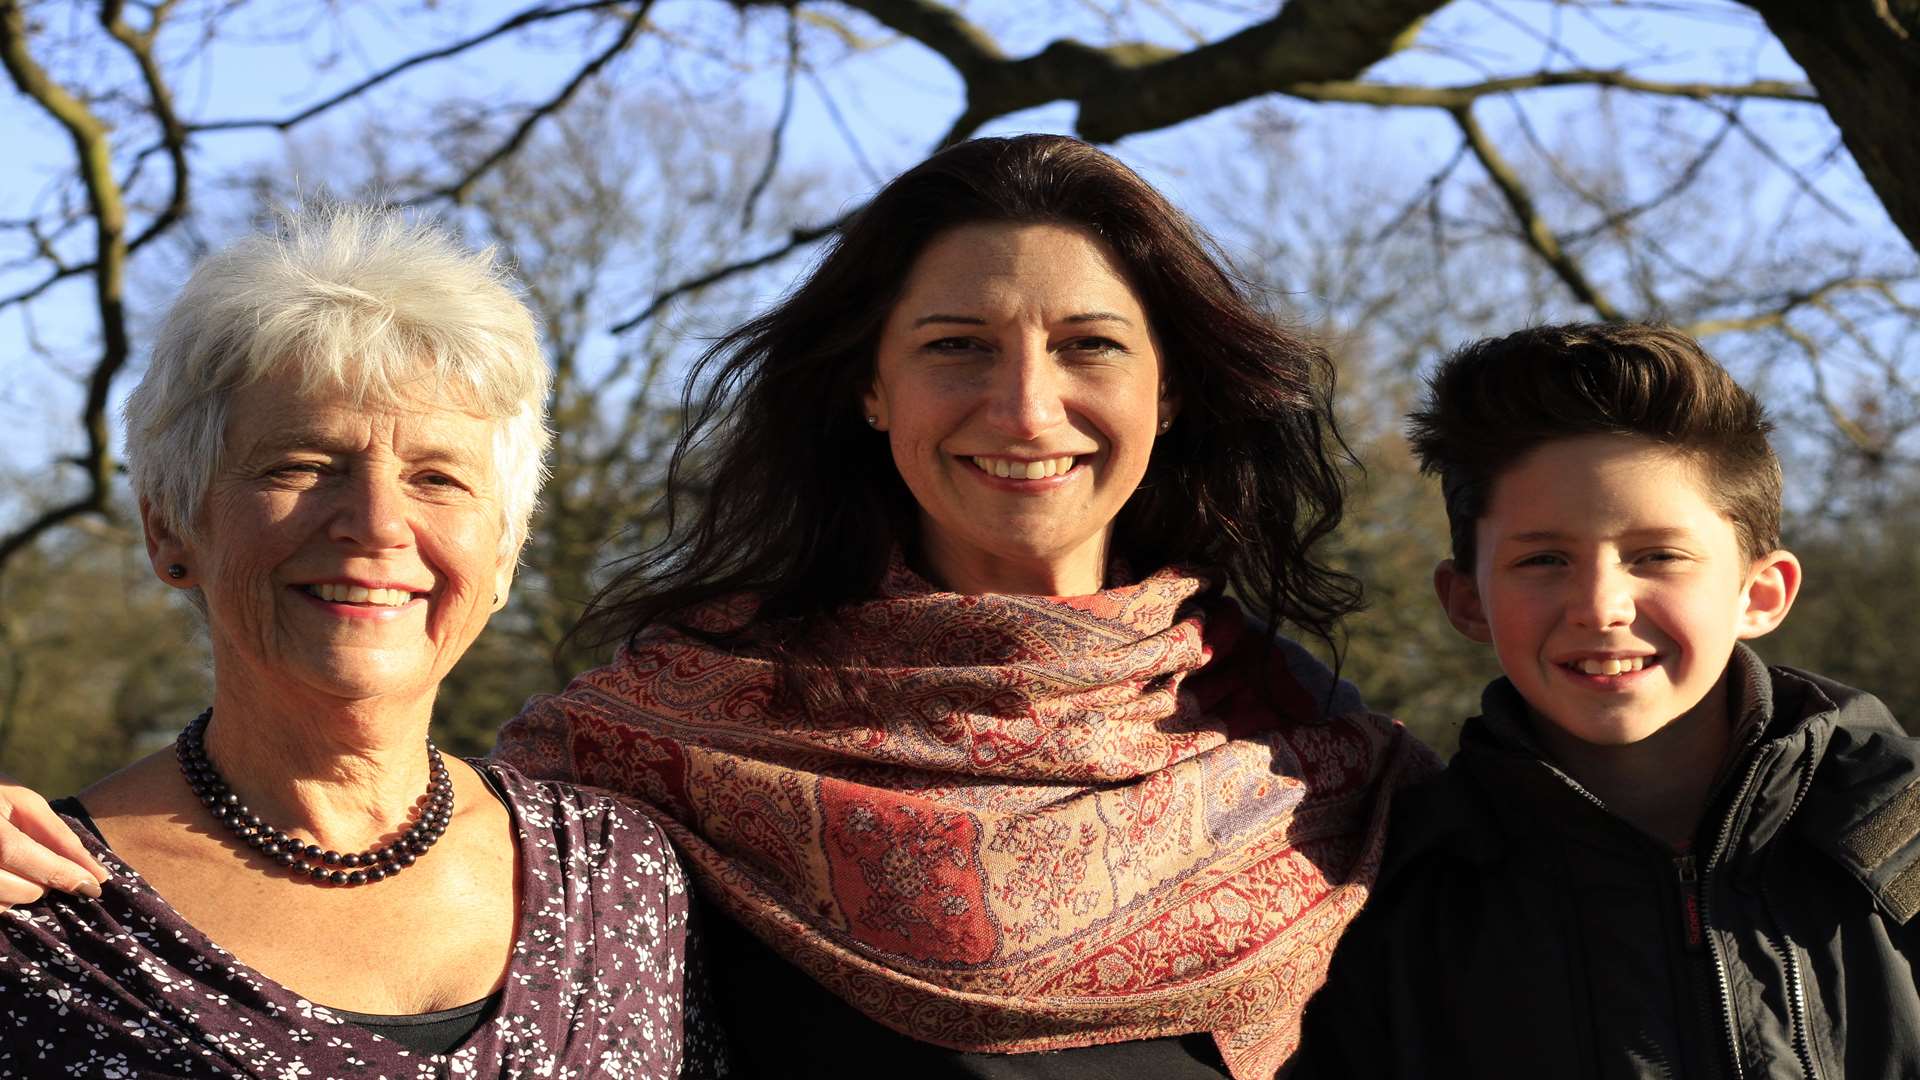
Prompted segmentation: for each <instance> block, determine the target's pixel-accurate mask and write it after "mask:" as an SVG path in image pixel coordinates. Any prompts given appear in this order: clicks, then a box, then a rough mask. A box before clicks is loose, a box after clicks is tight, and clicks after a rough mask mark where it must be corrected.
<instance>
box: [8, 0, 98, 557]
mask: <svg viewBox="0 0 1920 1080" xmlns="http://www.w3.org/2000/svg"><path fill="white" fill-rule="evenodd" d="M117 8H118V5H117V3H115V2H114V0H108V2H107V3H106V4H105V5H103V7H102V12H103V15H105V16H107V17H110V18H112V19H115V20H117V18H118V11H117ZM0 64H4V66H5V67H6V69H7V74H8V75H10V76H12V78H13V83H14V86H16V87H18V88H19V90H20V92H21V93H22V94H24V95H26V97H27V98H28V99H29V100H31V101H33V102H34V103H35V104H37V105H39V106H40V108H42V109H44V110H45V111H46V112H47V114H48V115H50V116H52V117H53V119H54V121H55V122H56V123H58V124H59V125H60V126H61V127H62V128H63V129H65V131H66V132H67V136H68V138H69V139H70V140H71V141H72V143H73V152H74V157H75V159H76V164H77V166H78V169H79V173H80V177H81V181H82V183H84V184H85V186H86V190H87V203H88V208H89V210H90V212H91V214H92V217H93V222H94V259H93V270H92V275H93V282H94V302H95V307H96V310H97V312H98V314H99V318H100V359H99V360H98V361H97V362H95V364H94V366H93V371H92V374H91V375H90V376H89V378H88V380H87V396H86V401H85V403H84V404H83V405H82V407H81V410H80V417H79V420H80V426H81V429H82V430H83V431H85V432H86V433H87V450H86V454H85V456H84V458H83V462H84V465H85V470H86V482H87V489H86V492H85V493H84V494H82V495H81V496H79V497H78V498H75V499H73V500H71V501H69V502H67V503H65V504H63V505H60V506H56V507H53V508H52V509H50V510H47V511H46V512H45V513H42V514H40V515H39V516H38V517H36V518H34V519H33V520H31V521H29V522H27V523H26V524H25V525H23V526H22V527H20V528H19V529H16V530H14V531H13V532H10V533H7V534H6V535H5V536H0V571H4V569H5V567H6V564H7V561H8V560H9V559H10V558H12V557H13V555H14V554H15V553H17V552H19V551H21V550H22V549H24V548H25V547H26V546H27V545H28V544H31V543H32V542H33V541H34V540H35V539H36V538H38V537H39V536H40V535H41V534H42V533H45V532H46V531H47V530H49V529H52V528H53V527H55V526H56V525H59V524H60V523H62V522H64V521H66V520H68V519H69V518H72V517H76V516H78V515H81V514H90V513H106V512H107V508H108V504H109V497H110V495H111V493H112V483H113V471H114V465H113V449H112V447H113V443H112V436H111V433H110V432H109V431H108V426H107V389H108V387H109V386H110V385H111V384H112V382H113V377H114V376H115V375H117V374H118V373H119V371H120V369H121V367H123V366H124V365H125V364H126V362H127V355H128V352H129V348H128V340H127V321H126V310H125V306H124V299H123V290H124V286H125V275H126V261H127V242H126V227H127V211H126V205H125V203H124V202H123V200H122V199H121V192H120V186H119V184H118V183H116V182H115V181H114V177H113V155H112V151H111V147H110V146H109V145H108V140H107V136H108V131H109V129H108V127H107V125H106V124H105V123H104V122H102V121H101V120H100V118H99V117H98V116H96V115H94V113H93V111H92V110H90V109H88V108H87V106H86V105H85V104H84V103H83V102H82V101H81V100H80V99H79V98H78V97H76V96H75V95H74V94H73V93H72V92H71V91H69V90H68V89H67V88H66V87H64V86H62V85H60V84H59V83H58V82H56V81H54V79H53V77H52V76H51V75H49V74H48V73H47V71H46V69H45V68H43V67H41V66H40V64H39V62H38V61H36V60H35V59H34V58H33V55H32V53H31V52H30V51H29V49H28V47H27V19H26V13H25V11H24V10H23V6H22V3H21V0H0Z"/></svg>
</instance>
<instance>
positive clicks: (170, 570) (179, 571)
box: [167, 563, 187, 581]
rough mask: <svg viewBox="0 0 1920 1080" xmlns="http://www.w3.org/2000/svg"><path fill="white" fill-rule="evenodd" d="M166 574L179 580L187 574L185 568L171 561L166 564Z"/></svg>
mask: <svg viewBox="0 0 1920 1080" xmlns="http://www.w3.org/2000/svg"><path fill="white" fill-rule="evenodd" d="M167 576H168V577H170V578H172V579H173V580H175V581H179V580H180V579H181V578H183V577H186V576H187V568H186V567H184V566H181V565H180V564H179V563H171V564H169V565H168V566H167Z"/></svg>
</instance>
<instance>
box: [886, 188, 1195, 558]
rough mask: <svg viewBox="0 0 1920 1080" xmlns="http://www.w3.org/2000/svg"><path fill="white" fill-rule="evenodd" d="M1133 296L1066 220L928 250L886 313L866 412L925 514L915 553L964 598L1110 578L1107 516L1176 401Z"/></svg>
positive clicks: (1100, 250) (1137, 475)
mask: <svg viewBox="0 0 1920 1080" xmlns="http://www.w3.org/2000/svg"><path fill="white" fill-rule="evenodd" d="M1165 381H1166V379H1165V371H1164V367H1163V365H1162V362H1161V358H1160V352H1159V348H1158V346H1157V343H1156V341H1155V338H1154V334H1153V328H1152V327H1151V326H1150V325H1149V323H1148V321H1147V314H1146V311H1145V309H1144V308H1143V306H1142V305H1141V302H1140V298H1139V297H1138V296H1136V295H1135V294H1134V291H1133V289H1132V287H1131V286H1129V285H1128V283H1127V282H1126V280H1125V278H1124V276H1123V275H1122V272H1121V269H1120V266H1119V263H1118V261H1117V260H1116V259H1115V257H1114V256H1113V254H1112V253H1111V251H1110V250H1109V249H1108V248H1107V246H1106V245H1105V244H1104V243H1103V242H1102V241H1100V240H1099V239H1098V238H1097V237H1095V236H1094V235H1093V234H1091V233H1089V232H1088V231H1086V230H1085V229H1081V228H1078V227H1074V226H1065V225H1009V224H977V225H965V226H961V227H958V228H955V229H952V230H950V231H948V232H946V233H943V234H941V235H939V236H938V237H936V238H935V239H934V240H933V241H932V242H931V243H929V244H928V245H927V247H926V249H925V250H924V251H923V252H922V253H921V254H920V257H919V259H918V260H917V261H916V262H915V263H914V266H913V269H912V271H911V272H910V273H909V274H908V277H907V281H906V284H905V287H904V289H903V291H902V293H901V296H900V300H899V301H898V303H896V304H895V305H894V308H893V310H892V311H891V312H889V314H888V316H887V321H886V325H885V328H884V329H883V330H882V333H881V337H880V345H879V350H878V355H877V356H876V358H875V365H874V379H873V386H872V389H871V390H870V391H869V392H868V394H867V395H866V397H865V401H864V403H865V405H866V411H867V413H868V415H870V416H872V417H874V418H875V426H876V427H877V428H878V429H880V430H882V431H885V432H886V433H887V436H888V441H889V443H890V445H891V448H892V451H893V460H894V463H895V465H896V466H897V467H898V468H899V470H900V475H901V477H902V479H904V480H905V481H906V484H907V487H908V488H909V489H910V490H911V491H912V492H913V497H914V499H915V500H916V501H917V502H918V503H919V507H920V523H921V550H920V552H919V554H920V557H921V559H922V560H923V562H924V563H925V565H926V567H927V569H929V570H930V571H931V572H932V573H933V574H934V575H935V576H936V577H938V578H939V579H940V581H941V583H942V584H943V585H945V586H946V587H948V588H950V589H954V590H956V591H959V592H969V593H978V592H1011V593H1031V594H1051V595H1078V594H1084V593H1089V592H1094V591H1096V590H1098V589H1099V588H1100V587H1101V586H1102V579H1103V576H1104V574H1105V570H1106V561H1107V551H1108V545H1109V539H1110V536H1111V532H1112V529H1113V519H1114V517H1115V515H1117V514H1118V513H1119V512H1120V508H1121V506H1123V505H1124V504H1125V503H1126V501H1127V499H1128V497H1129V496H1131V495H1132V494H1133V492H1134V489H1135V488H1137V487H1138V486H1139V484H1140V480H1141V477H1142V476H1144V475H1145V474H1146V470H1147V461H1148V458H1149V457H1150V456H1151V454H1152V452H1153V443H1154V439H1155V438H1156V437H1157V435H1158V433H1159V430H1160V427H1161V424H1162V423H1163V422H1166V421H1170V420H1171V418H1172V416H1173V413H1174V410H1175V407H1176V403H1175V402H1174V401H1173V400H1172V399H1171V398H1170V397H1169V396H1168V395H1167V394H1166V392H1165Z"/></svg>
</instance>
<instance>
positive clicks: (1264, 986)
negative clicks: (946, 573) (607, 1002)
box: [497, 560, 1427, 1080]
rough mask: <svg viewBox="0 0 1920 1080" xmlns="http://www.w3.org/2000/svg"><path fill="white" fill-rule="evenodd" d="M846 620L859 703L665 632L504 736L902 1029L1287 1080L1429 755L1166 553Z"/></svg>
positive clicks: (845, 658) (909, 589)
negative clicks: (1187, 1055) (1181, 1056)
mask: <svg viewBox="0 0 1920 1080" xmlns="http://www.w3.org/2000/svg"><path fill="white" fill-rule="evenodd" d="M751 611H752V605H751V604H750V603H743V604H740V605H735V606H734V607H733V608H732V609H731V610H725V611H719V610H716V611H715V612H713V613H712V614H713V615H714V617H716V618H718V619H723V620H743V619H747V618H750V617H751ZM837 618H838V629H839V631H840V634H839V638H840V640H841V641H843V642H844V648H843V649H842V650H841V652H842V653H843V655H837V656H836V657H834V658H832V660H833V661H834V663H835V667H836V674H837V675H838V676H839V677H840V679H841V682H842V685H844V686H852V687H856V688H857V689H858V690H859V691H860V693H858V694H855V695H852V696H853V698H854V699H855V700H861V699H863V700H864V704H862V705H859V706H849V707H846V708H844V709H841V710H838V711H836V712H834V713H832V714H831V715H819V714H817V713H814V714H810V713H809V712H808V711H807V710H805V709H804V708H802V707H800V706H798V705H786V704H783V702H787V701H790V700H791V697H790V695H787V694H783V693H782V692H781V686H782V680H781V678H780V672H779V670H777V668H776V667H775V666H774V664H772V663H770V662H768V661H766V660H762V659H756V658H754V657H753V656H752V655H738V654H736V653H733V652H728V651H723V650H721V649H717V648H714V647H711V646H708V645H706V644H703V643H701V642H699V641H696V640H693V639H690V638H688V637H685V636H682V635H678V634H671V633H660V634H655V635H653V636H649V637H647V638H644V639H643V640H642V641H641V642H640V643H639V644H638V645H636V646H635V647H633V648H631V649H629V650H628V651H626V652H625V653H623V654H622V656H621V658H620V659H619V661H618V662H617V663H615V664H613V665H610V666H608V667H605V668H601V669H599V670H596V671H591V672H588V673H587V674H585V675H582V676H581V677H579V678H578V679H576V680H575V681H574V683H573V685H572V686H570V687H569V688H568V689H567V690H566V691H565V693H563V694H561V695H560V696H557V697H547V698H537V699H535V700H534V701H532V702H530V703H529V704H528V706H527V708H526V710H525V711H524V712H523V713H522V714H521V715H520V716H519V717H517V718H516V719H515V720H513V721H512V722H511V723H509V724H508V725H507V727H506V728H505V729H504V730H503V731H502V732H501V735H500V749H499V750H498V751H497V752H498V753H499V754H501V755H502V756H504V757H506V758H507V759H508V760H510V761H514V762H516V763H521V764H524V765H526V766H529V767H530V768H531V769H532V770H533V771H544V772H547V773H554V772H564V773H566V774H570V775H571V776H572V777H573V778H574V779H576V780H578V781H580V782H582V783H587V784H595V785H599V786H602V787H607V788H612V789H614V790H616V791H621V792H625V793H627V794H629V795H633V796H637V797H639V798H640V799H642V800H644V801H646V802H647V803H650V804H652V805H653V806H654V807H655V808H657V810H659V811H660V812H661V815H662V817H663V819H664V820H665V823H666V824H667V826H668V829H669V832H670V833H671V834H672V836H673V839H674V842H675V843H676V844H677V845H678V846H679V848H680V850H681V853H682V854H683V856H684V857H685V858H686V860H687V862H688V863H689V864H690V865H691V866H692V867H693V869H694V872H695V875H696V878H697V880H698V881H699V883H700V884H701V886H702V889H703V891H704V892H705V894H706V895H707V896H709V897H710V898H711V899H712V900H714V901H715V902H717V903H719V904H720V905H722V907H723V908H725V909H726V910H727V911H728V912H729V913H730V914H731V915H732V916H733V917H734V918H735V919H737V920H739V921H740V922H741V923H742V924H744V925H746V926H747V927H749V928H750V929H751V930H752V931H753V932H754V933H755V934H756V935H758V936H759V937H760V938H761V939H763V940H764V941H766V942H767V943H768V944H769V945H771V946H772V947H773V948H774V949H776V950H777V951H779V952H780V953H781V954H782V955H784V956H786V957H787V958H788V959H789V960H791V961H793V962H794V963H795V964H798V965H799V966H800V967H802V968H803V969H805V970H806V971H807V972H809V973H810V974H811V975H812V976H813V977H814V978H816V979H817V980H819V982H820V983H822V984H823V985H825V986H826V987H827V988H828V989H830V990H832V991H833V992H834V993H836V994H838V995H839V996H840V997H842V998H844V999H845V1000H846V1001H848V1002H850V1003H851V1004H853V1005H854V1006H856V1007H857V1008H859V1009H860V1010H861V1011H863V1012H864V1013H866V1014H867V1015H868V1016H870V1017H872V1018H873V1019H875V1020H877V1021H879V1022H881V1023H883V1024H886V1025H887V1026H889V1027H892V1028H895V1029H897V1030H899V1031H901V1032H904V1033H906V1034H907V1035H910V1036H912V1037H914V1038H917V1039H921V1040H923V1041H926V1042H930V1043H935V1044H938V1045H941V1046H946V1047H951V1048H955V1049H961V1050H985V1051H999V1052H1018V1051H1032V1050H1048V1049H1060V1048H1065V1047H1072V1046H1085V1045H1090V1044H1094V1043H1110V1042H1120V1041H1124V1040H1130V1039H1144V1038H1152V1037H1156V1036H1162V1035H1173V1034H1182V1033H1187V1032H1194V1031H1210V1032H1212V1033H1213V1034H1214V1037H1215V1039H1216V1041H1217V1042H1218V1044H1219V1046H1220V1050H1221V1053H1222V1055H1223V1057H1224V1059H1225V1061H1226V1063H1227V1066H1228V1068H1229V1070H1230V1071H1231V1072H1232V1074H1233V1076H1234V1077H1236V1078H1237V1080H1251V1078H1253V1077H1260V1078H1261V1080H1266V1078H1268V1077H1271V1076H1272V1075H1273V1074H1274V1070H1275V1069H1276V1068H1277V1067H1278V1066H1280V1065H1281V1064H1282V1063H1283V1062H1285V1061H1286V1059H1287V1058H1288V1057H1289V1056H1290V1055H1291V1054H1292V1052H1293V1050H1294V1048H1295V1046H1296V1044H1297V1043H1298V1041H1299V1031H1300V1015H1301V1010H1302V1008H1303V1007H1304V1006H1305V1004H1306V1001H1307V998H1308V996H1309V995H1311V994H1312V993H1313V991H1314V990H1315V989H1316V988H1318V987H1319V986H1320V984H1321V982H1322V981H1323V979H1324V978H1325V975H1326V971H1327V963H1328V960H1329V959H1330V957H1331V954H1332V952H1333V947H1334V943H1335V941H1336V940H1337V939H1338V938H1339V937H1340V934H1341V931H1342V930H1343V929H1344V928H1345V927H1346V925H1347V923H1348V922H1349V921H1350V920H1351V919H1352V918H1353V916H1354V914H1355V913H1356V912H1358V911H1359V909H1360V904H1361V902H1362V901H1363V900H1364V899H1365V897H1366V894H1367V889H1368V886H1369V885H1370V884H1371V882H1372V880H1373V877H1374V874H1375V872H1376V870H1377V869H1378V866H1379V860H1380V854H1381V846H1382V842H1383V840H1384V838H1385V834H1386V822H1387V803H1388V799H1389V796H1390V794H1391V792H1392V790H1393V788H1394V787H1396V786H1398V784H1399V783H1400V782H1402V781H1403V780H1404V779H1405V778H1406V774H1408V773H1409V772H1411V771H1420V770H1422V769H1423V768H1424V766H1425V762H1426V760H1427V757H1426V755H1425V752H1424V750H1422V749H1420V748H1419V747H1418V744H1417V743H1415V742H1414V741H1413V740H1412V739H1411V738H1410V737H1409V736H1408V735H1407V734H1406V733H1405V732H1404V731H1403V730H1402V729H1400V728H1399V727H1398V726H1397V725H1394V724H1393V723H1392V722H1391V721H1386V720H1383V719H1380V718H1377V717H1374V716H1370V715H1368V714H1366V713H1364V712H1361V711H1359V710H1358V709H1357V703H1356V702H1354V701H1352V698H1351V693H1350V691H1349V692H1348V693H1347V695H1346V697H1345V698H1336V697H1333V696H1332V684H1331V681H1330V679H1329V678H1328V675H1327V673H1326V671H1325V669H1324V668H1321V667H1320V666H1319V665H1318V664H1317V663H1315V662H1314V661H1313V660H1312V659H1311V658H1310V657H1309V656H1307V654H1306V653H1304V652H1302V651H1300V650H1298V649H1297V648H1296V647H1293V646H1290V645H1288V646H1285V647H1283V648H1282V649H1281V650H1279V651H1277V652H1275V653H1273V654H1271V655H1269V656H1267V657H1265V660H1266V662H1265V663H1260V662H1259V661H1260V660H1261V659H1262V657H1261V656H1260V655H1259V654H1260V653H1261V652H1263V651H1264V650H1266V649H1267V646H1266V643H1265V642H1264V640H1263V639H1262V638H1261V636H1260V635H1258V634H1256V633H1253V632H1250V630H1249V628H1248V627H1247V624H1246V621H1245V619H1244V617H1243V616H1242V614H1241V612H1240V609H1239V608H1238V606H1237V605H1235V604H1234V603H1233V602H1232V601H1231V600H1228V599H1226V598H1224V597H1223V596H1221V595H1220V592H1219V589H1218V587H1217V584H1216V583H1214V582H1211V581H1209V580H1208V579H1207V578H1205V577H1203V576H1197V575H1193V574H1189V573H1186V572H1182V571H1180V570H1177V569H1167V570H1163V571H1161V572H1159V573H1156V574H1153V575H1151V576H1149V577H1148V578H1146V579H1145V580H1144V581H1141V582H1139V583H1138V584H1134V585H1128V586H1124V587H1120V588H1113V589H1108V590H1106V591H1104V592H1100V593H1096V594H1094V595H1092V596H1086V597H1071V598H1055V597H1031V596H999V595H986V596H961V595H957V594H954V593H946V592H940V591H938V590H936V589H935V588H934V587H932V586H931V585H929V584H928V583H927V582H925V581H924V580H923V579H921V578H919V577H917V576H915V575H914V574H913V573H912V572H911V571H909V570H907V569H906V568H905V566H904V565H902V564H900V563H899V562H898V561H897V560H896V564H895V566H894V568H893V569H892V570H891V571H890V572H889V574H888V576H887V579H886V581H885V583H884V585H883V587H882V589H881V595H880V596H879V597H878V598H877V599H874V600H871V601H866V602H862V603H858V604H854V605H851V606H849V607H847V608H844V609H842V611H841V612H840V613H839V615H838V617H837ZM1259 682H1265V683H1266V684H1267V685H1266V686H1264V687H1263V686H1261V685H1258V683H1259ZM1328 700H1333V701H1335V704H1336V710H1339V709H1347V710H1350V711H1345V712H1341V711H1336V712H1335V714H1334V715H1332V716H1331V717H1329V718H1322V712H1323V705H1324V704H1325V703H1326V702H1327V701H1328ZM1276 706H1277V711H1276ZM556 766H558V768H556Z"/></svg>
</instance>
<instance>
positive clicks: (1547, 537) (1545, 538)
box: [1501, 526, 1691, 544]
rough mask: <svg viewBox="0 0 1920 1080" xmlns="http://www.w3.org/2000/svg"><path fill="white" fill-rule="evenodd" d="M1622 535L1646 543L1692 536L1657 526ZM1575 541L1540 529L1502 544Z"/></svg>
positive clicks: (1566, 536)
mask: <svg viewBox="0 0 1920 1080" xmlns="http://www.w3.org/2000/svg"><path fill="white" fill-rule="evenodd" d="M1621 535H1622V536H1624V537H1628V538H1630V539H1633V540H1639V541H1642V542H1645V541H1648V540H1676V539H1684V538H1686V537H1687V536H1689V535H1691V534H1689V533H1688V532H1687V530H1685V529H1667V528H1660V527H1657V526H1656V527H1652V528H1646V529H1629V530H1627V531H1626V532H1624V533H1622V534H1621ZM1573 539H1575V537H1573V536H1571V535H1570V534H1568V533H1563V532H1555V531H1553V530H1552V529H1538V530H1535V531H1533V532H1523V533H1514V534H1513V535H1512V536H1507V537H1503V538H1502V540H1501V542H1502V543H1508V544H1558V543H1565V542H1567V541H1569V540H1573Z"/></svg>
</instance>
